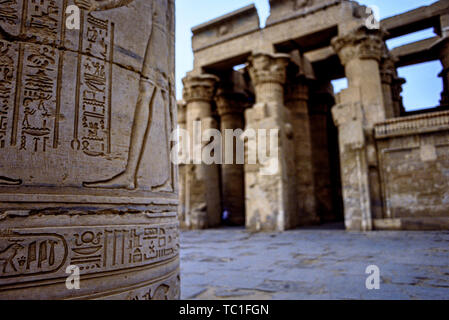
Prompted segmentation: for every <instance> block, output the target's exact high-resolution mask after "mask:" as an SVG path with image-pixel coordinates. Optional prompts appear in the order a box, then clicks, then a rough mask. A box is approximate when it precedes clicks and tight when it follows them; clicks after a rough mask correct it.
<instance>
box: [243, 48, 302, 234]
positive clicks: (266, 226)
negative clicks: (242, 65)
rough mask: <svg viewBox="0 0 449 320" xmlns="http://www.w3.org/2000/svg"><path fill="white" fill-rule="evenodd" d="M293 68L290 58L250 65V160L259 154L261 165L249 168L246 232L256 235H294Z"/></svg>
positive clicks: (265, 57) (258, 57)
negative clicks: (287, 100)
mask: <svg viewBox="0 0 449 320" xmlns="http://www.w3.org/2000/svg"><path fill="white" fill-rule="evenodd" d="M288 63H289V55H285V54H266V53H257V54H254V55H253V56H251V57H250V59H249V64H248V70H249V74H250V76H251V80H252V82H253V85H254V88H255V95H256V104H255V105H254V106H253V107H252V108H251V109H248V110H247V111H246V112H245V118H246V129H247V130H246V132H245V133H246V134H247V135H249V133H250V131H251V132H253V133H254V134H257V139H256V138H254V137H253V138H250V139H248V143H247V146H248V148H247V150H248V159H249V158H251V156H254V154H255V153H256V150H257V164H255V165H254V164H249V163H248V162H247V164H246V165H245V195H246V226H247V228H248V229H249V230H252V231H262V230H263V231H283V230H286V229H289V228H291V227H292V226H291V225H290V217H291V215H293V214H295V213H296V212H295V211H296V210H295V209H296V197H297V195H296V194H295V188H294V180H295V178H294V177H295V169H294V152H291V150H293V131H292V125H291V124H290V123H287V122H286V121H287V120H288V121H290V119H291V116H290V114H289V113H290V112H289V110H288V109H287V108H286V107H285V106H284V87H283V85H284V84H285V81H286V68H287V65H288ZM251 129H253V130H251ZM261 129H262V130H261ZM263 129H265V130H266V131H263ZM265 138H266V139H265ZM264 140H266V142H267V144H264V142H265V141H264ZM265 145H267V146H268V148H264V147H265ZM265 149H267V150H265ZM247 161H248V160H247Z"/></svg>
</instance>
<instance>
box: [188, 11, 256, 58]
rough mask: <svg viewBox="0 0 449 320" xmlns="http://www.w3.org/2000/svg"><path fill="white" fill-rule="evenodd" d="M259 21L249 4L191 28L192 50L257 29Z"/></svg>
mask: <svg viewBox="0 0 449 320" xmlns="http://www.w3.org/2000/svg"><path fill="white" fill-rule="evenodd" d="M259 25H260V21H259V15H258V13H257V9H256V6H255V5H254V4H251V5H249V6H246V7H243V8H241V9H238V10H236V11H233V12H231V13H228V14H226V15H224V16H222V17H219V18H216V19H213V20H211V21H209V22H206V23H204V24H201V25H199V26H197V27H194V28H193V29H192V32H193V37H192V47H193V51H199V50H202V49H204V48H207V47H210V46H212V45H214V44H216V43H218V42H222V41H226V40H229V39H232V38H235V37H239V36H242V35H244V34H247V33H250V32H253V31H257V30H258V29H259Z"/></svg>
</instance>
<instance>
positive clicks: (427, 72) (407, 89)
mask: <svg viewBox="0 0 449 320" xmlns="http://www.w3.org/2000/svg"><path fill="white" fill-rule="evenodd" d="M435 1H436V0H359V1H358V2H359V3H361V4H364V5H374V6H377V7H379V9H380V17H381V18H382V19H383V18H386V17H390V16H393V15H396V14H399V13H402V12H405V11H408V10H412V9H414V8H417V7H420V6H423V5H428V4H431V3H434V2H435ZM251 3H255V4H256V7H257V9H258V11H259V16H260V20H261V23H262V25H264V23H265V20H266V18H267V17H268V15H269V11H270V9H269V5H268V0H176V23H177V25H176V80H177V96H178V99H180V98H181V97H182V94H181V93H182V82H181V79H182V78H183V77H184V76H185V74H186V73H187V72H188V71H190V70H192V68H193V53H192V49H191V36H192V34H191V29H192V27H194V26H196V25H198V24H201V23H203V22H206V21H208V20H211V19H213V18H216V17H219V16H221V15H224V14H226V13H229V12H231V11H233V10H236V9H239V8H241V7H244V6H246V5H248V4H251ZM433 35H434V33H433V31H432V30H424V31H421V32H417V33H415V34H411V35H408V36H405V37H402V38H397V39H392V40H390V41H388V43H387V44H388V46H389V47H390V49H392V48H394V47H396V46H399V45H402V44H405V43H409V42H413V41H417V40H421V39H425V38H428V37H432V36H433ZM441 70H442V66H441V63H440V62H439V61H435V62H429V63H425V64H421V65H417V66H412V67H405V68H401V69H399V75H400V76H401V77H403V78H406V79H407V84H406V85H404V93H403V96H404V104H405V106H406V108H407V110H415V109H421V108H426V107H432V106H436V105H438V104H439V100H440V93H441V91H442V82H441V79H440V78H438V77H437V75H438V74H439V73H440V72H441ZM334 87H335V89H336V91H337V92H338V91H340V90H341V89H343V88H345V87H346V82H345V81H344V80H339V81H335V82H334Z"/></svg>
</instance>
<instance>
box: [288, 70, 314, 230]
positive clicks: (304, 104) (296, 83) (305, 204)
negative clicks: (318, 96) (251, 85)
mask: <svg viewBox="0 0 449 320" xmlns="http://www.w3.org/2000/svg"><path fill="white" fill-rule="evenodd" d="M306 81H307V80H306V79H304V78H303V77H296V78H295V79H292V80H290V81H289V82H288V83H287V86H286V107H287V108H288V109H289V110H290V112H291V116H292V120H291V124H292V127H293V135H294V139H293V141H294V152H295V163H296V181H295V185H296V192H297V194H296V197H295V199H296V200H297V213H296V214H293V215H292V216H291V225H292V226H299V225H302V226H304V225H311V224H315V223H318V222H319V218H318V214H317V207H316V198H315V195H316V194H315V181H314V167H313V159H312V157H313V152H312V136H311V128H310V121H311V119H310V114H309V104H308V102H309V85H308V83H307V82H306Z"/></svg>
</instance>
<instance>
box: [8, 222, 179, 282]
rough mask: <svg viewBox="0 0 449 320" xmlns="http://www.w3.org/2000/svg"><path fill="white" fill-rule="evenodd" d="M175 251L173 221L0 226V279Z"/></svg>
mask: <svg viewBox="0 0 449 320" xmlns="http://www.w3.org/2000/svg"><path fill="white" fill-rule="evenodd" d="M178 252H179V234H178V230H177V226H176V224H167V225H162V226H145V225H142V226H140V225H139V226H120V227H84V228H78V229H77V228H73V229H72V231H70V230H66V231H64V232H63V233H36V234H33V233H30V232H21V231H20V230H19V231H16V230H13V231H0V285H1V283H2V280H1V279H9V278H13V277H17V276H21V277H26V276H35V275H45V274H52V276H55V274H56V276H57V275H61V276H64V274H65V267H67V266H68V265H77V266H79V268H80V270H81V272H82V273H84V274H87V273H95V272H108V271H113V270H120V269H127V268H133V267H140V266H145V265H149V264H153V263H156V262H162V261H165V260H168V259H171V258H174V257H175V256H176V255H177V254H178ZM24 279H25V278H24Z"/></svg>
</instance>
